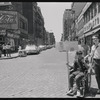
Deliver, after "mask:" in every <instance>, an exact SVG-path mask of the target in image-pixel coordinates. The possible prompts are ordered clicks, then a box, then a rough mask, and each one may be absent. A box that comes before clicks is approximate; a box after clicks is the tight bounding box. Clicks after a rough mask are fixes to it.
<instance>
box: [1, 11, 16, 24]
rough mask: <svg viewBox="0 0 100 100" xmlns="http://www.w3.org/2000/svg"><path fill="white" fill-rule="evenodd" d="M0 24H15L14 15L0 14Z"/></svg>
mask: <svg viewBox="0 0 100 100" xmlns="http://www.w3.org/2000/svg"><path fill="white" fill-rule="evenodd" d="M0 24H16V15H15V14H11V13H4V12H2V13H1V12H0Z"/></svg>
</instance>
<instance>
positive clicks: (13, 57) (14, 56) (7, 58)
mask: <svg viewBox="0 0 100 100" xmlns="http://www.w3.org/2000/svg"><path fill="white" fill-rule="evenodd" d="M17 57H19V56H14V57H8V58H0V60H4V59H13V58H17Z"/></svg>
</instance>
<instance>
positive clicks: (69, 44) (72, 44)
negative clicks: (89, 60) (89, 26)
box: [65, 41, 78, 51]
mask: <svg viewBox="0 0 100 100" xmlns="http://www.w3.org/2000/svg"><path fill="white" fill-rule="evenodd" d="M65 48H66V51H75V50H78V41H65Z"/></svg>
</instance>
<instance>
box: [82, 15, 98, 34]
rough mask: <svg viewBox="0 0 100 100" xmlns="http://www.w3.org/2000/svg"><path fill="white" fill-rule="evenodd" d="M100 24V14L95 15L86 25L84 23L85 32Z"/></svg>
mask: <svg viewBox="0 0 100 100" xmlns="http://www.w3.org/2000/svg"><path fill="white" fill-rule="evenodd" d="M99 25H100V14H98V15H97V16H95V17H94V18H93V19H92V20H90V21H89V22H88V23H87V24H86V25H84V33H85V32H87V31H89V30H91V29H93V28H95V27H97V26H99Z"/></svg>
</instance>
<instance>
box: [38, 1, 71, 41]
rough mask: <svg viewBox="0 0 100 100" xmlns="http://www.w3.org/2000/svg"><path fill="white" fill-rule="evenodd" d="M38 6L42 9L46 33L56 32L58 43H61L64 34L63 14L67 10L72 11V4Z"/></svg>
mask: <svg viewBox="0 0 100 100" xmlns="http://www.w3.org/2000/svg"><path fill="white" fill-rule="evenodd" d="M37 4H38V6H39V7H40V8H41V12H42V15H43V18H44V23H45V25H44V26H45V28H46V31H48V32H54V35H55V38H56V42H59V41H60V39H61V34H62V33H63V14H64V11H65V9H71V4H72V2H37Z"/></svg>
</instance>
